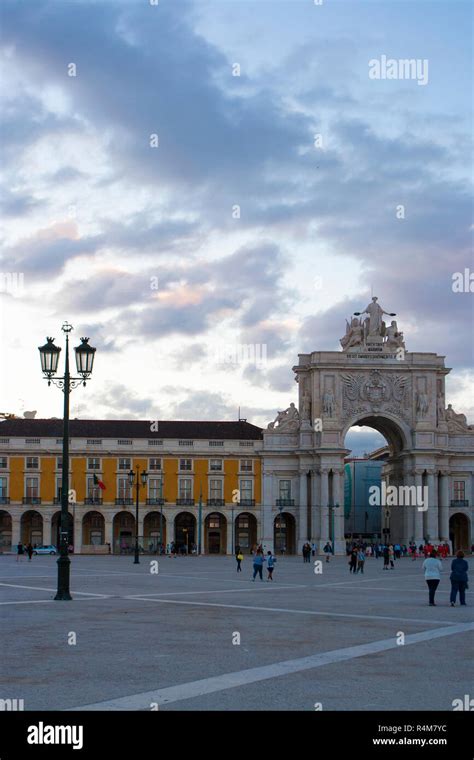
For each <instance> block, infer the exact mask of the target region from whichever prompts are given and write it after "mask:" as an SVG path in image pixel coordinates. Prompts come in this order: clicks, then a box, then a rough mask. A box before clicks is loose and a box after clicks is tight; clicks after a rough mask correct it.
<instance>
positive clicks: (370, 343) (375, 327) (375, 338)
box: [340, 296, 405, 351]
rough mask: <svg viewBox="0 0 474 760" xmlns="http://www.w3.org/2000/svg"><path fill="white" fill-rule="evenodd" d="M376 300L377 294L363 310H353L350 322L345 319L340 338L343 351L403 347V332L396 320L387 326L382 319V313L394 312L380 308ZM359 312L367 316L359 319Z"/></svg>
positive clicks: (394, 349)
mask: <svg viewBox="0 0 474 760" xmlns="http://www.w3.org/2000/svg"><path fill="white" fill-rule="evenodd" d="M377 301H378V298H377V296H374V297H373V298H372V303H369V305H368V306H367V307H366V309H364V311H363V312H360V311H356V312H354V316H353V317H352V319H351V322H350V324H349V322H348V321H347V319H346V334H345V335H344V337H343V338H341V340H340V343H341V346H342V350H343V351H349V350H350V349H354V350H359V351H360V350H364V349H365V350H370V349H372V350H374V349H375V350H379V351H380V350H386V351H396V350H397V349H399V348H405V342H404V340H403V333H402V332H400V331H399V330H398V326H397V323H396V321H395V320H394V319H393V320H392V321H391V323H390V325H388V326H387V325H386V323H385V322H384V320H383V319H382V317H383V315H384V314H386V315H387V316H389V317H395V316H396V314H395V313H394V312H388V311H385V310H384V309H382V307H381V306H380V305H379V304H378V303H377ZM361 314H367V315H368V316H367V317H366V318H365V319H364V320H362V318H360V319H359V317H361Z"/></svg>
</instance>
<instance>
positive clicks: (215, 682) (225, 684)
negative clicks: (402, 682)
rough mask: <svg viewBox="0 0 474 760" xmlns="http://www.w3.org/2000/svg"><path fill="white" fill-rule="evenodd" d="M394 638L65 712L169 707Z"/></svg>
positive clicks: (427, 637) (392, 645)
mask: <svg viewBox="0 0 474 760" xmlns="http://www.w3.org/2000/svg"><path fill="white" fill-rule="evenodd" d="M472 630H474V623H463V624H461V623H460V624H458V625H455V626H449V627H445V628H437V629H435V630H434V631H421V632H420V633H412V634H408V635H407V636H405V646H410V645H412V644H419V643H421V642H423V641H431V640H433V639H439V638H442V637H444V636H452V635H453V634H457V633H466V632H468V631H472ZM398 647H399V644H397V639H396V636H392V637H391V638H390V639H382V640H380V641H372V642H370V643H369V644H359V645H358V646H352V647H345V648H344V649H335V650H333V651H331V652H323V653H321V654H315V655H310V656H309V657H300V658H298V659H295V660H285V661H283V662H276V663H274V664H273V665H264V666H262V667H257V668H248V669H247V670H239V671H236V672H234V673H224V674H223V675H220V676H214V677H211V678H203V679H201V680H199V681H190V682H189V683H183V684H178V685H177V686H168V687H167V688H164V689H158V690H154V691H145V692H142V693H140V694H130V695H129V696H127V697H119V698H118V699H110V700H106V701H104V702H95V703H92V704H89V705H81V706H79V707H73V708H69V710H68V711H71V712H75V711H76V710H150V705H151V703H157V704H158V705H168V704H170V703H172V702H181V701H182V700H184V699H194V698H196V697H201V696H203V695H205V694H213V693H215V692H219V691H224V690H226V689H234V688H236V687H237V686H248V685H249V684H251V683H256V682H258V681H265V680H268V679H271V678H279V677H281V676H287V675H290V674H292V673H299V672H301V671H304V670H313V669H314V668H320V667H323V666H325V665H331V664H333V663H336V662H344V661H347V660H353V659H355V658H357V657H366V656H368V655H371V654H377V653H379V652H387V651H389V650H391V649H398Z"/></svg>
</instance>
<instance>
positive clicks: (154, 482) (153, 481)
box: [148, 478, 162, 499]
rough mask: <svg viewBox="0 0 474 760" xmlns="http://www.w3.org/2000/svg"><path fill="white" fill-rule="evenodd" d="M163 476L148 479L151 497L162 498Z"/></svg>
mask: <svg viewBox="0 0 474 760" xmlns="http://www.w3.org/2000/svg"><path fill="white" fill-rule="evenodd" d="M161 492H162V485H161V478H150V479H149V480H148V496H149V497H150V499H161V498H162V495H161Z"/></svg>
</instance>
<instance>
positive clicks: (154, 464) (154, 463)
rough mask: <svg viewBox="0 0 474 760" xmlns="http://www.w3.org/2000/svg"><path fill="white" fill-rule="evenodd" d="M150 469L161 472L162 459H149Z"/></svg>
mask: <svg viewBox="0 0 474 760" xmlns="http://www.w3.org/2000/svg"><path fill="white" fill-rule="evenodd" d="M148 469H149V470H161V459H156V458H155V459H149V460H148Z"/></svg>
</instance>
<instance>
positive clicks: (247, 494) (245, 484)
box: [240, 480, 253, 501]
mask: <svg viewBox="0 0 474 760" xmlns="http://www.w3.org/2000/svg"><path fill="white" fill-rule="evenodd" d="M252 485H253V484H252V481H251V480H241V481H240V501H244V500H245V499H252V498H253V497H252Z"/></svg>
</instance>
